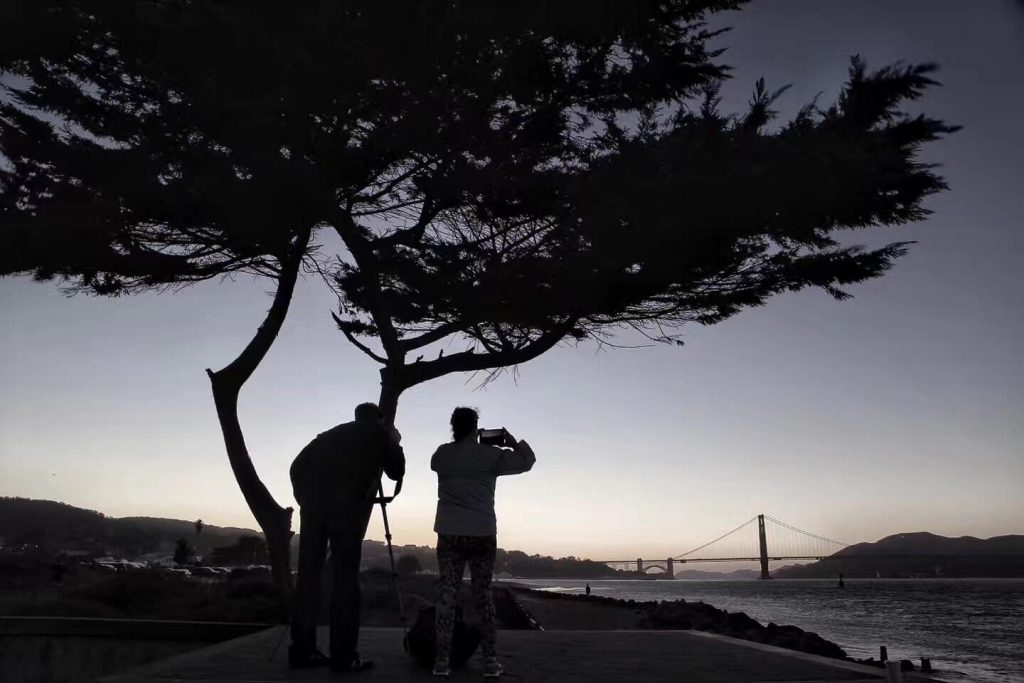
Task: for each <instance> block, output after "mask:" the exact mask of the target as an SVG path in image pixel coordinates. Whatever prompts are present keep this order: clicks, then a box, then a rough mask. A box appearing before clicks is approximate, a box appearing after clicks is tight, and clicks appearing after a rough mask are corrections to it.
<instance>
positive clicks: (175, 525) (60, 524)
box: [0, 497, 262, 557]
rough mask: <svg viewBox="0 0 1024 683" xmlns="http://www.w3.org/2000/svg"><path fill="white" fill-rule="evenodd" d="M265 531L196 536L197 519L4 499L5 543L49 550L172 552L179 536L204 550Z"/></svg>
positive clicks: (210, 530)
mask: <svg viewBox="0 0 1024 683" xmlns="http://www.w3.org/2000/svg"><path fill="white" fill-rule="evenodd" d="M243 535H262V534H260V533H259V532H258V531H254V530H252V529H240V528H236V527H219V526H215V525H212V524H211V525H204V526H203V530H202V533H200V534H199V535H198V536H196V530H195V525H194V522H192V521H189V520H184V519H165V518H162V517H120V518H118V517H107V516H106V515H104V514H103V513H101V512H97V511H95V510H85V509H83V508H78V507H74V506H73V505H67V504H65V503H58V502H55V501H52V500H32V499H29V498H6V497H3V498H0V539H2V541H0V542H2V544H3V545H5V546H20V545H23V544H26V545H30V546H36V545H38V546H40V547H41V548H42V549H44V550H49V551H60V550H83V551H88V552H90V553H93V554H98V555H106V554H113V555H117V556H121V557H126V556H132V557H137V556H139V555H144V554H146V553H155V552H167V553H168V554H169V553H170V552H171V550H172V549H173V547H174V543H175V541H177V540H178V539H179V538H185V539H188V541H189V543H191V544H192V545H193V546H195V547H197V549H198V551H199V553H200V554H205V553H207V552H209V550H210V549H212V548H215V547H218V546H227V545H232V544H234V543H235V542H236V541H238V538H239V536H243Z"/></svg>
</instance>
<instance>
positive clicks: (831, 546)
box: [597, 515, 847, 579]
mask: <svg viewBox="0 0 1024 683" xmlns="http://www.w3.org/2000/svg"><path fill="white" fill-rule="evenodd" d="M845 547H847V544H846V543H843V542H842V541H837V540H835V539H831V538H826V537H825V536H820V535H818V534H815V533H811V532H810V531H804V530H803V529H798V528H797V527H795V526H792V525H790V524H786V523H785V522H783V521H780V520H778V519H775V518H774V517H769V516H768V515H757V516H756V517H752V518H750V519H749V520H747V521H746V522H744V523H743V524H740V525H739V526H738V527H736V528H735V529H733V530H732V531H728V532H726V533H724V534H722V535H721V536H719V537H718V538H715V539H713V540H711V541H708V542H707V543H704V544H703V545H699V546H697V547H696V548H694V549H692V550H688V551H686V552H685V553H683V554H681V555H677V556H675V557H669V558H666V559H664V560H645V559H643V558H639V557H638V558H637V559H635V560H597V562H600V563H602V564H606V565H608V566H609V567H612V568H613V569H622V570H627V571H636V572H637V573H638V574H646V573H648V572H650V571H651V570H659V571H661V572H663V573H665V574H668V575H669V576H675V566H676V565H677V564H687V563H696V562H759V563H760V565H761V578H762V579H770V578H771V575H770V573H769V570H768V563H769V562H774V561H779V560H823V559H825V558H826V557H830V556H832V555H834V554H835V553H837V552H839V551H840V550H842V549H843V548H845Z"/></svg>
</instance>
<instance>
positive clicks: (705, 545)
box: [673, 517, 757, 560]
mask: <svg viewBox="0 0 1024 683" xmlns="http://www.w3.org/2000/svg"><path fill="white" fill-rule="evenodd" d="M756 519H757V517H751V518H750V519H748V520H747V521H746V522H743V524H740V525H739V526H738V527H736V528H735V529H733V530H732V531H729V532H727V533H724V534H722V535H721V536H719V537H718V538H716V539H715V540H713V541H708V542H707V543H705V544H704V545H701V546H697V547H696V548H694V549H693V550H688V551H687V552H685V553H683V554H682V555H676V556H675V557H674V558H673V559H676V560H679V559H682V558H684V557H686V556H687V555H692V554H693V553H695V552H697V551H698V550H703V549H704V548H707V547H708V546H709V545H712V544H714V543H718V542H719V541H721V540H722V539H723V538H725V537H726V536H729V535H731V534H734V533H736V532H737V531H739V530H740V529H742V528H743V527H745V526H747V525H748V524H750V523H751V522H753V521H754V520H756Z"/></svg>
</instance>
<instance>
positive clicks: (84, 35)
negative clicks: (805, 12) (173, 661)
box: [0, 0, 952, 593]
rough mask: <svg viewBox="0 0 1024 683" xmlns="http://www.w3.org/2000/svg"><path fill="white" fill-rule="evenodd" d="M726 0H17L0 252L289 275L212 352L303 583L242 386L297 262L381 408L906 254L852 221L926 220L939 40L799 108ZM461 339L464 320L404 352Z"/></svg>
mask: <svg viewBox="0 0 1024 683" xmlns="http://www.w3.org/2000/svg"><path fill="white" fill-rule="evenodd" d="M740 4H742V3H741V2H738V1H724V0H723V1H717V2H716V1H713V0H703V1H694V0H660V1H659V0H647V1H637V2H629V3H623V2H619V1H617V0H588V1H587V2H583V1H582V0H562V1H560V2H550V3H549V2H537V1H530V2H517V3H509V2H484V1H482V0H474V1H473V2H468V1H467V2H463V1H459V0H448V1H446V2H418V1H417V2H414V1H412V0H403V1H395V2H379V1H378V2H366V1H349V2H334V1H330V2H328V1H326V0H324V1H322V2H311V3H301V4H299V5H296V6H288V7H287V8H285V6H283V5H281V4H280V3H278V2H269V1H268V0H222V1H219V2H212V1H211V2H186V1H185V0H147V1H139V2H134V3H108V2H101V1H100V0H65V1H61V2H57V1H56V0H51V1H46V0H11V2H9V3H8V4H7V6H6V7H5V22H4V23H3V28H2V29H0V31H2V32H0V70H2V75H0V84H2V86H3V91H2V93H0V155H2V157H3V158H2V159H0V241H2V243H3V244H4V245H5V249H4V250H3V251H2V253H0V274H15V273H30V274H32V275H34V276H35V277H36V278H38V279H41V280H49V279H57V280H59V281H61V282H62V283H63V284H64V285H65V286H68V287H70V288H72V289H78V290H85V291H90V292H94V293H97V294H104V295H118V294H126V293H132V292H135V291H140V290H145V289H151V288H161V287H168V286H175V285H182V284H188V283H192V282H198V281H202V280H206V279H210V278H214V277H218V276H221V275H224V274H230V273H236V272H241V273H252V274H256V275H259V276H264V277H268V278H270V279H272V280H274V281H275V283H276V288H275V295H274V300H273V303H272V305H271V307H270V310H269V311H268V314H267V316H266V319H265V320H264V321H263V324H262V325H261V326H260V328H259V330H258V331H257V333H256V334H255V336H254V337H253V339H252V340H251V341H250V343H249V344H248V345H247V346H246V348H245V349H244V350H243V351H242V352H241V354H240V355H239V356H238V357H237V358H236V359H235V360H234V361H232V362H231V363H230V364H229V365H227V366H226V367H225V368H223V369H221V370H219V371H216V372H213V371H209V374H210V379H211V383H212V388H213V394H214V400H215V403H216V407H217V411H218V416H219V418H220V423H221V428H222V431H223V433H224V438H225V445H226V449H227V452H228V456H229V459H230V461H231V465H232V469H233V471H234V474H235V477H236V479H237V481H238V483H239V486H240V488H241V490H242V492H243V494H244V496H245V499H246V502H247V504H248V505H249V507H250V509H251V510H252V512H253V514H254V516H255V518H256V520H257V522H258V523H259V524H260V526H261V528H262V529H263V531H264V532H265V534H266V537H267V542H268V546H269V548H270V552H271V557H272V561H273V565H274V574H275V577H276V579H277V581H278V583H279V585H280V586H281V587H282V589H283V591H284V592H285V593H286V592H287V587H288V585H289V579H290V576H289V571H288V566H287V557H288V552H287V549H288V539H289V536H290V526H291V512H292V511H291V508H283V507H282V506H280V505H279V504H278V503H277V502H276V501H275V500H274V499H273V497H272V496H271V495H270V493H269V491H268V490H267V489H266V487H265V486H264V485H263V483H262V482H261V481H260V479H259V476H258V474H257V472H256V470H255V468H254V467H253V464H252V461H251V459H250V457H249V454H248V451H247V449H246V445H245V441H244V438H243V433H242V428H241V425H240V424H239V421H238V415H237V401H238V396H239V392H240V390H241V387H242V386H243V385H244V383H245V381H246V380H247V379H248V378H249V376H250V375H251V374H252V372H253V371H254V370H255V369H256V367H257V366H258V364H259V363H260V361H261V360H262V358H263V357H264V355H265V354H266V352H267V350H268V349H269V348H270V346H271V344H272V343H273V340H274V338H275V337H276V335H277V332H278V331H279V330H280V327H281V325H282V323H283V321H284V318H285V316H286V314H287V311H288V306H289V303H290V300H291V296H292V292H293V290H294V285H295V281H296V279H297V277H298V275H299V273H300V272H302V270H303V269H307V270H309V271H313V272H318V273H321V274H323V275H325V276H329V277H327V278H326V279H327V280H328V281H329V283H330V284H331V285H332V286H334V287H335V288H336V290H337V292H338V294H339V298H340V301H341V304H342V306H341V308H340V310H339V312H338V315H337V316H336V319H337V321H338V324H339V326H340V328H341V330H342V331H343V332H344V333H345V335H346V336H347V337H348V338H349V340H350V341H352V342H353V343H355V344H357V345H358V346H359V347H360V348H361V349H362V350H363V351H364V352H366V353H368V354H369V355H371V356H372V357H373V358H375V359H376V360H378V361H379V362H381V363H382V366H383V367H382V371H381V376H382V395H381V404H382V407H384V408H385V409H386V410H387V411H388V413H389V414H391V415H393V414H394V412H395V410H396V408H397V402H398V398H399V396H400V394H401V392H402V391H403V390H404V389H406V388H408V387H410V386H414V385H415V384H418V383H421V382H424V381H427V380H429V379H431V378H434V377H438V376H441V375H444V374H448V373H450V372H461V371H475V370H487V369H495V368H502V367H507V366H509V365H514V364H516V363H521V362H524V361H526V360H529V359H531V358H534V357H536V356H537V355H539V354H541V353H543V352H544V351H546V350H547V349H550V348H552V347H553V346H554V345H555V344H557V343H559V342H560V341H562V340H566V339H568V340H579V339H584V338H587V337H588V336H589V337H597V338H601V337H602V335H605V334H607V333H608V331H609V330H610V329H612V328H614V327H616V326H621V325H628V326H633V327H636V328H638V329H642V330H644V331H645V333H648V334H651V336H653V337H654V338H657V339H659V340H663V341H671V340H672V339H673V338H672V332H671V328H673V327H674V326H678V325H681V324H684V323H686V322H698V323H704V324H710V323H714V322H718V321H719V320H722V319H724V318H726V317H728V316H730V315H732V314H734V313H736V312H737V311H739V310H740V309H742V308H743V307H746V306H751V305H758V304H761V303H763V302H764V301H765V299H766V298H767V297H768V296H770V295H772V294H774V293H777V292H782V291H787V290H796V289H800V288H803V287H808V286H817V287H822V288H825V289H826V290H827V291H829V292H830V293H832V294H833V295H834V296H836V297H839V298H841V297H842V296H844V294H843V292H842V290H841V287H842V286H843V285H846V284H849V283H853V282H858V281H860V280H863V279H866V278H870V277H874V276H877V275H880V274H881V273H883V272H884V271H885V270H886V269H887V268H888V267H889V265H890V264H891V263H892V261H893V259H894V258H896V257H897V256H899V255H900V254H901V253H902V252H903V250H904V248H905V245H903V244H901V243H895V244H891V245H889V246H886V247H884V248H881V249H874V250H859V249H855V248H851V247H848V246H845V245H844V244H842V243H841V242H839V241H838V240H837V238H836V233H837V232H838V231H840V230H846V229H853V228H864V227H870V226H883V225H885V226H887V225H895V224H899V223H903V222H906V221H910V220H915V219H918V218H920V217H921V216H922V215H923V213H924V211H923V209H922V208H921V204H920V202H921V200H922V199H923V198H924V197H925V196H927V195H928V194H930V193H932V192H935V191H938V190H940V189H942V188H943V183H942V180H941V178H939V177H938V176H937V175H936V174H935V173H934V172H933V171H932V170H931V169H930V168H929V167H927V166H925V165H922V164H920V163H918V162H917V161H915V155H916V153H917V151H918V149H919V147H920V146H921V145H922V144H923V143H925V142H928V141H930V140H933V139H935V138H936V137H937V136H939V135H941V134H943V133H945V132H949V131H950V130H952V129H951V128H950V127H948V126H946V125H944V124H942V123H941V122H939V121H935V120H933V119H930V118H927V117H916V118H911V117H907V116H905V115H904V114H903V113H902V111H901V108H900V107H901V105H902V104H903V103H904V102H905V101H907V100H908V99H914V98H916V97H917V96H918V95H919V94H920V92H921V90H922V89H923V88H924V87H926V86H927V85H929V84H931V81H930V80H929V77H928V74H929V72H930V71H931V67H930V66H912V67H897V68H888V69H883V70H881V71H879V72H875V73H867V72H866V71H865V70H864V68H863V67H862V66H861V65H860V63H859V62H855V63H854V67H853V70H852V72H851V78H850V81H849V83H848V84H847V85H846V88H845V90H844V92H843V95H842V97H841V98H840V99H839V101H837V102H836V103H835V104H834V105H832V106H829V107H827V108H820V109H819V108H816V107H813V106H809V107H807V108H805V109H804V110H803V111H802V112H801V113H800V114H799V115H798V116H797V117H796V118H795V119H793V120H792V121H790V122H787V123H784V124H781V123H777V122H774V121H773V112H772V111H771V105H772V101H773V100H774V97H775V95H776V94H773V93H769V92H768V91H767V90H766V89H765V88H764V86H763V84H760V83H759V84H758V86H757V88H756V90H755V94H754V97H753V99H752V101H751V103H750V107H749V109H748V110H747V111H745V112H742V113H741V114H738V115H727V114H723V113H721V112H719V111H718V106H717V84H718V83H719V82H720V81H721V79H723V78H725V77H726V76H727V74H728V69H727V67H725V66H723V65H721V64H718V63H717V62H716V61H715V60H716V58H717V57H718V55H719V53H718V52H716V51H715V50H712V49H711V48H710V47H709V46H708V42H709V41H710V40H711V39H712V38H713V37H714V36H715V35H716V33H715V32H714V31H711V30H709V29H708V28H707V27H706V25H705V24H704V19H705V17H706V15H708V14H710V13H714V12H717V11H721V10H724V9H731V8H735V7H737V6H739V5H740ZM323 230H329V231H331V232H333V233H335V234H336V235H337V236H338V237H340V239H341V241H342V243H343V245H344V249H345V253H344V254H342V255H341V257H340V259H338V260H337V261H335V260H333V259H331V258H329V256H330V255H329V254H326V253H325V249H324V247H323V242H322V241H321V240H320V239H318V234H319V233H320V232H321V231H323ZM452 335H454V336H459V337H463V338H465V339H467V340H468V342H469V345H470V348H468V349H466V350H464V351H458V352H455V353H451V354H449V355H446V356H442V355H441V354H438V356H437V357H436V358H435V357H431V358H430V359H429V360H424V359H423V358H417V359H416V360H413V361H411V362H410V361H409V360H408V359H409V357H410V356H413V357H417V356H424V355H426V349H427V348H428V347H429V346H430V345H431V344H433V343H435V342H438V341H440V340H442V339H445V338H446V337H449V336H452ZM368 338H376V340H377V341H376V342H375V343H377V344H379V350H374V349H372V348H371V346H370V343H369V341H368ZM430 355H431V356H433V353H431V354H430Z"/></svg>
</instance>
